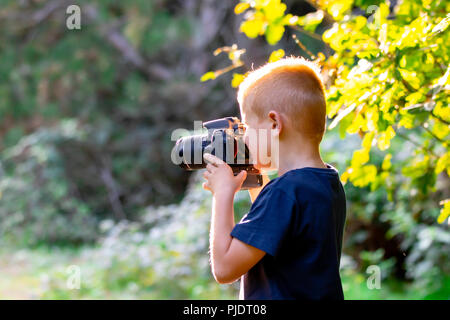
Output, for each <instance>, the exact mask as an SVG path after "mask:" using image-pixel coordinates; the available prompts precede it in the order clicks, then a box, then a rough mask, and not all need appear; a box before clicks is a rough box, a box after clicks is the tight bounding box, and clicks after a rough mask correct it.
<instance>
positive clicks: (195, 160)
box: [172, 117, 263, 190]
mask: <svg viewBox="0 0 450 320" xmlns="http://www.w3.org/2000/svg"><path fill="white" fill-rule="evenodd" d="M203 127H204V128H205V129H207V130H208V132H207V134H200V135H192V136H187V137H182V138H180V139H178V140H177V142H176V144H175V147H174V148H173V150H172V159H174V158H173V156H175V158H176V159H177V164H178V165H179V166H180V167H181V168H183V169H185V170H189V171H192V170H198V169H203V168H205V167H206V165H207V163H206V162H205V161H204V160H203V155H204V154H205V153H210V154H212V155H214V156H216V157H218V158H220V159H222V160H223V161H224V162H226V163H227V164H228V165H229V166H230V167H231V169H232V170H233V173H234V175H237V174H238V173H239V172H240V171H242V170H245V171H247V178H246V179H245V181H244V182H243V184H242V187H241V189H242V190H246V189H251V188H257V187H260V186H262V184H263V179H262V175H261V172H260V171H259V170H258V169H257V168H255V167H254V165H253V164H252V158H251V155H250V152H249V150H248V148H247V145H246V144H245V142H244V140H243V136H244V133H245V128H244V126H243V124H242V123H241V122H240V121H239V119H238V118H236V117H225V118H220V119H215V120H211V121H208V122H204V123H203Z"/></svg>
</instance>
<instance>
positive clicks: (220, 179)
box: [203, 153, 247, 195]
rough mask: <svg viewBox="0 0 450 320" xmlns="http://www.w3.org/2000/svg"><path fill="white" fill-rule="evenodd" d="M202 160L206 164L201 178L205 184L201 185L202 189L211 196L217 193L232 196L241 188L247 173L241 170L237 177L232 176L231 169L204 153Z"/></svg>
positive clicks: (214, 157) (219, 160)
mask: <svg viewBox="0 0 450 320" xmlns="http://www.w3.org/2000/svg"><path fill="white" fill-rule="evenodd" d="M203 159H205V161H206V162H207V163H208V164H207V165H206V171H205V172H204V173H203V177H204V178H205V179H206V182H204V183H203V189H205V190H209V191H211V193H212V194H213V195H216V194H218V193H229V194H231V195H234V194H235V193H236V192H237V191H239V189H240V188H241V186H242V183H243V182H244V180H245V178H246V177H247V172H246V171H244V170H242V171H241V172H239V174H238V175H236V176H234V175H233V170H232V169H231V167H230V166H229V165H228V164H227V163H226V162H224V161H223V160H222V159H219V158H217V157H216V156H213V155H212V154H209V153H205V154H204V155H203Z"/></svg>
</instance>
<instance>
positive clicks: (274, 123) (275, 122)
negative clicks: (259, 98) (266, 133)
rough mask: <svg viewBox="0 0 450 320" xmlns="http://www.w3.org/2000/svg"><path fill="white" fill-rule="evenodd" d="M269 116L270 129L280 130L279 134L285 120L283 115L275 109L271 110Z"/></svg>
mask: <svg viewBox="0 0 450 320" xmlns="http://www.w3.org/2000/svg"><path fill="white" fill-rule="evenodd" d="M268 116H269V119H270V121H271V128H270V129H273V130H278V135H279V134H280V133H281V130H282V128H283V121H282V118H281V115H280V114H279V113H278V112H277V111H275V110H270V111H269V113H268Z"/></svg>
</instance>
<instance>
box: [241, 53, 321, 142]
mask: <svg viewBox="0 0 450 320" xmlns="http://www.w3.org/2000/svg"><path fill="white" fill-rule="evenodd" d="M237 99H238V102H239V105H240V108H241V110H246V111H247V112H252V113H254V114H256V115H257V116H258V118H259V119H264V118H265V117H267V115H268V112H269V111H270V110H275V111H278V112H280V114H282V115H284V116H285V119H287V120H288V121H290V122H291V124H292V127H293V128H294V129H296V130H297V131H298V132H300V133H302V134H304V135H306V136H310V137H312V138H317V139H318V140H319V141H320V140H321V139H322V136H323V134H324V132H325V116H326V102H325V90H324V86H323V83H322V80H321V77H320V69H319V67H318V66H317V65H316V64H314V63H313V62H311V61H308V60H305V59H303V58H296V57H289V58H284V59H281V60H278V61H276V62H272V63H267V64H265V65H264V66H262V67H260V68H258V69H256V70H254V71H252V72H250V73H249V75H248V76H247V77H246V78H245V79H244V81H243V82H242V83H241V85H240V86H239V90H238V94H237ZM244 108H245V109H244Z"/></svg>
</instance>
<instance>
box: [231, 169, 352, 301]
mask: <svg viewBox="0 0 450 320" xmlns="http://www.w3.org/2000/svg"><path fill="white" fill-rule="evenodd" d="M345 211H346V203H345V193H344V189H343V187H342V184H341V182H340V180H339V175H338V172H337V170H336V169H335V168H333V167H332V166H330V165H328V164H327V168H311V167H306V168H299V169H294V170H290V171H288V172H286V173H285V174H283V175H282V176H280V177H278V178H275V179H273V180H271V181H269V182H268V183H267V184H266V186H265V187H264V188H263V189H262V190H261V192H260V194H259V195H258V197H257V198H256V200H255V201H254V202H253V204H252V206H251V208H250V211H249V212H248V213H247V214H246V215H245V216H244V217H243V218H242V220H241V221H240V222H239V223H238V224H236V225H235V227H234V228H233V230H232V231H231V236H233V237H235V238H237V239H239V240H241V241H242V242H245V243H247V244H249V245H251V246H253V247H255V248H258V249H260V250H263V251H265V252H266V253H267V254H266V255H265V256H264V257H263V258H262V259H261V260H260V261H259V262H258V263H257V264H256V265H255V266H254V267H253V268H251V269H250V270H249V271H248V272H247V273H246V274H245V275H243V276H242V278H241V292H240V298H241V299H258V300H259V299H313V300H316V299H338V300H340V299H343V298H344V295H343V292H342V285H341V278H340V276H339V262H340V258H341V248H342V234H343V230H344V223H345V216H346V213H345Z"/></svg>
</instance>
